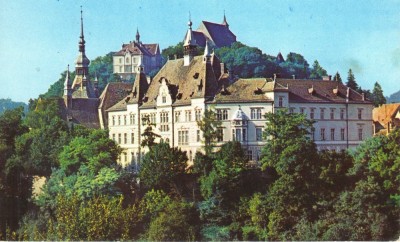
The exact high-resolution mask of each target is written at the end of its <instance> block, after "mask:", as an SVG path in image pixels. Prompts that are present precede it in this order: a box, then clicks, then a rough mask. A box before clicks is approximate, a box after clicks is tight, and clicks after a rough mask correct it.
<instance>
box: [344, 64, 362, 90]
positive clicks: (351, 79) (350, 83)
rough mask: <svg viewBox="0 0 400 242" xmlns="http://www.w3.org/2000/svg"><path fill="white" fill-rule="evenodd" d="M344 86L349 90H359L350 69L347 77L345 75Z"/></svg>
mask: <svg viewBox="0 0 400 242" xmlns="http://www.w3.org/2000/svg"><path fill="white" fill-rule="evenodd" d="M346 86H347V87H350V88H351V89H353V90H355V91H358V90H359V86H358V84H357V82H356V78H355V77H354V74H353V71H352V70H351V69H349V72H348V75H347V82H346Z"/></svg>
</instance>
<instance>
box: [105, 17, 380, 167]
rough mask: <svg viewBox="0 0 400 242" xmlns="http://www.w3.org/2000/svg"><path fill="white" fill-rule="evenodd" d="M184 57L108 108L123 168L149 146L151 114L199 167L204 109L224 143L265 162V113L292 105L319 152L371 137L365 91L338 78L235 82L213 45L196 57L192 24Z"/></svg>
mask: <svg viewBox="0 0 400 242" xmlns="http://www.w3.org/2000/svg"><path fill="white" fill-rule="evenodd" d="M184 50H185V56H184V58H182V59H176V60H168V61H167V63H166V64H165V65H164V66H163V67H162V68H161V70H160V71H159V72H158V74H157V75H156V76H155V77H154V79H153V80H151V81H150V80H149V79H147V78H146V75H145V72H144V68H143V65H139V66H138V67H137V71H138V74H137V75H136V80H135V82H134V84H133V88H132V92H131V93H130V94H129V95H128V96H127V97H126V98H124V99H123V100H121V101H120V102H118V103H117V104H116V105H114V106H113V107H111V108H109V109H108V110H107V112H108V119H109V120H108V124H109V127H108V128H109V133H110V138H111V139H113V140H115V141H116V142H117V143H118V144H120V146H121V148H123V150H124V151H123V153H122V155H121V157H120V163H121V164H122V165H123V166H129V165H132V167H133V168H137V165H138V163H139V162H138V161H139V160H140V157H141V156H142V155H143V154H144V153H145V152H146V151H147V150H146V149H147V148H143V147H140V143H141V141H142V136H141V134H142V133H143V131H144V129H145V128H146V127H145V125H142V124H141V121H142V118H143V117H144V116H148V117H149V118H150V121H151V122H152V123H154V124H155V125H156V128H155V132H156V133H158V134H159V135H160V136H161V138H162V139H163V140H165V141H167V142H169V143H170V145H171V146H173V147H179V148H181V149H182V150H183V151H186V152H187V155H188V158H189V161H190V162H192V161H193V158H194V155H195V153H196V151H199V150H201V149H202V146H203V144H202V133H201V131H200V130H199V128H198V126H197V120H199V119H201V118H202V115H203V113H204V110H205V109H207V108H213V109H215V112H216V114H217V117H218V118H219V119H220V120H221V121H222V125H221V127H219V128H218V130H219V133H220V135H219V137H218V144H219V145H221V144H223V143H224V142H227V141H231V140H237V141H240V142H241V143H242V146H243V147H244V148H245V149H246V150H247V152H248V156H249V159H250V160H253V161H258V160H259V158H260V151H261V148H262V146H263V145H264V144H265V141H264V140H263V137H262V132H263V129H264V127H265V125H266V120H265V118H264V114H265V113H267V112H275V111H276V110H277V109H280V108H287V109H289V110H290V112H297V113H304V114H305V115H307V117H308V118H310V119H313V120H315V121H316V122H315V124H314V128H315V129H314V132H313V134H312V138H313V139H314V140H315V142H316V144H317V147H318V149H320V150H322V149H329V150H337V151H340V150H343V149H347V148H353V147H356V146H357V145H358V144H360V143H361V142H362V141H363V140H364V139H366V138H368V137H371V136H372V133H373V132H372V108H373V105H372V103H371V102H370V101H368V100H365V99H364V96H363V95H362V94H359V93H357V92H355V91H354V90H351V89H348V88H347V87H345V86H344V85H343V84H342V83H338V82H337V81H331V80H296V79H275V78H274V79H266V78H255V79H239V80H236V81H233V80H230V77H229V75H228V74H227V73H225V68H224V64H223V63H221V62H220V61H219V59H218V58H217V57H216V56H215V55H214V54H212V53H210V50H209V45H208V44H206V48H205V53H204V55H203V56H196V42H195V41H194V40H193V35H192V29H191V22H189V30H188V32H187V34H186V39H185V42H184ZM289 138H290V137H288V139H289Z"/></svg>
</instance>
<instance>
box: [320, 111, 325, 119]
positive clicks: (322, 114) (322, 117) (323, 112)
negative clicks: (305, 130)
mask: <svg viewBox="0 0 400 242" xmlns="http://www.w3.org/2000/svg"><path fill="white" fill-rule="evenodd" d="M320 118H321V119H325V108H321V109H320Z"/></svg>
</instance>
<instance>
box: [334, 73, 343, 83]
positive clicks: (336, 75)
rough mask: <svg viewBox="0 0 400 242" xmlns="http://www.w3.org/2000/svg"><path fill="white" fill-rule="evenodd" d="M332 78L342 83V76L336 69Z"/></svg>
mask: <svg viewBox="0 0 400 242" xmlns="http://www.w3.org/2000/svg"><path fill="white" fill-rule="evenodd" d="M333 80H334V81H338V82H340V83H342V77H341V76H340V74H339V72H338V71H337V72H336V74H335V76H334V77H333Z"/></svg>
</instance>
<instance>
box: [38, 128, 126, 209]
mask: <svg viewBox="0 0 400 242" xmlns="http://www.w3.org/2000/svg"><path fill="white" fill-rule="evenodd" d="M119 154H120V148H119V147H118V146H117V145H116V144H115V142H114V141H112V140H110V139H109V138H108V134H107V132H106V131H104V130H93V131H92V132H91V133H90V134H89V135H88V136H87V137H81V136H79V137H75V138H74V139H73V140H72V141H71V142H70V143H69V145H67V146H65V147H64V149H63V151H62V152H61V153H60V154H59V161H60V169H58V170H55V171H54V172H53V173H52V175H51V177H50V179H49V180H48V181H47V182H46V184H45V186H44V189H43V193H42V194H40V196H39V198H38V200H37V204H38V205H40V206H42V207H44V208H48V209H54V206H55V201H54V198H55V197H56V196H57V194H63V195H65V196H68V197H72V196H77V197H78V198H79V199H81V200H87V199H90V198H91V197H94V196H99V195H106V194H108V195H116V194H118V193H119V189H118V187H117V186H116V184H117V181H118V179H119V177H120V173H119V172H118V171H117V170H116V169H117V164H116V161H117V158H118V156H119Z"/></svg>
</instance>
